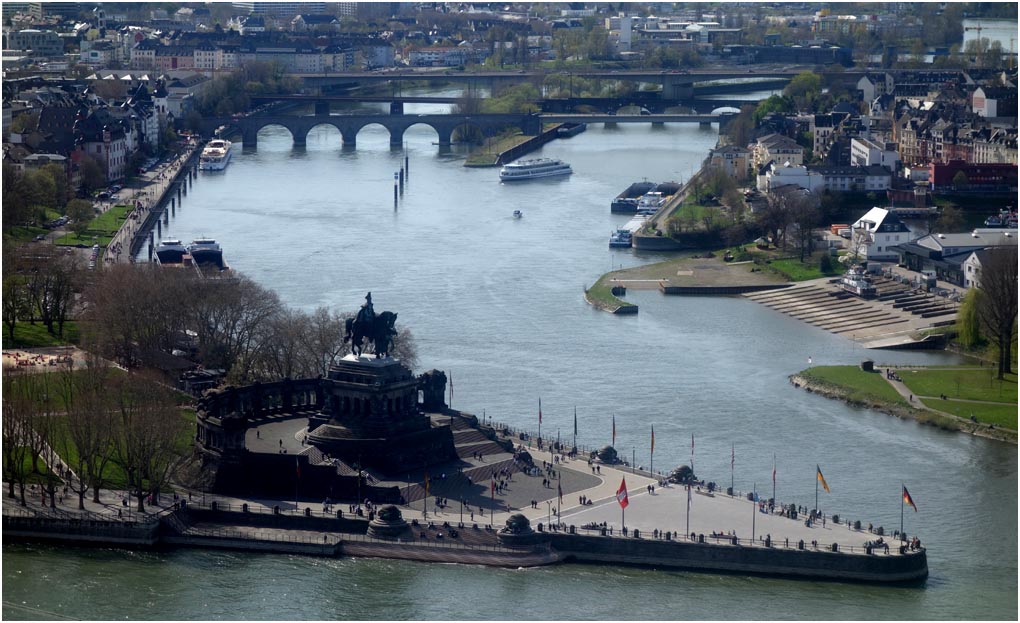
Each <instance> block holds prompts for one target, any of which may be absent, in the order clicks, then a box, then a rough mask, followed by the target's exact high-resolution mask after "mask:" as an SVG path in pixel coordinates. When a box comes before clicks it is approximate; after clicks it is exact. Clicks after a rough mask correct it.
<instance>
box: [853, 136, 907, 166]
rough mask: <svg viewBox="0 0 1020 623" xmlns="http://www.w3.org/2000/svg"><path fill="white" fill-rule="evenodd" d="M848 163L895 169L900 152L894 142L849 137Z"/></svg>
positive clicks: (898, 163)
mask: <svg viewBox="0 0 1020 623" xmlns="http://www.w3.org/2000/svg"><path fill="white" fill-rule="evenodd" d="M850 164H852V165H854V166H856V167H870V166H871V165H878V166H880V167H885V168H887V169H889V170H890V171H896V170H897V169H898V168H899V165H900V154H899V151H898V150H897V146H896V143H879V142H878V141H873V140H871V139H870V138H853V139H850Z"/></svg>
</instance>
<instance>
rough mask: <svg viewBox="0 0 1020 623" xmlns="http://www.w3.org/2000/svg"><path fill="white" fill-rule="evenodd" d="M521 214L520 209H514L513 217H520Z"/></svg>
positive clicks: (522, 214)
mask: <svg viewBox="0 0 1020 623" xmlns="http://www.w3.org/2000/svg"><path fill="white" fill-rule="evenodd" d="M522 216H524V212H521V211H520V210H514V218H521V217H522Z"/></svg>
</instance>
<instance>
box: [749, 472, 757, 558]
mask: <svg viewBox="0 0 1020 623" xmlns="http://www.w3.org/2000/svg"><path fill="white" fill-rule="evenodd" d="M751 502H752V504H751V547H754V530H755V521H756V519H757V517H758V483H754V485H753V487H752V493H751Z"/></svg>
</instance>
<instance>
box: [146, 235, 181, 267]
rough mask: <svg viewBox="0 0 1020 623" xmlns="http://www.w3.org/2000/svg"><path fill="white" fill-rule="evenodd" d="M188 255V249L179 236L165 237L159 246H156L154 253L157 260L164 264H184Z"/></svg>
mask: <svg viewBox="0 0 1020 623" xmlns="http://www.w3.org/2000/svg"><path fill="white" fill-rule="evenodd" d="M186 255H188V249H187V248H185V246H184V244H183V243H182V242H181V241H180V240H179V239H177V238H164V239H163V240H160V242H159V246H157V247H156V250H155V252H154V253H153V257H154V258H155V260H156V262H157V263H158V264H160V265H163V266H169V265H173V264H183V263H184V258H185V256H186Z"/></svg>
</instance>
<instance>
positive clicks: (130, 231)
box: [103, 143, 199, 264]
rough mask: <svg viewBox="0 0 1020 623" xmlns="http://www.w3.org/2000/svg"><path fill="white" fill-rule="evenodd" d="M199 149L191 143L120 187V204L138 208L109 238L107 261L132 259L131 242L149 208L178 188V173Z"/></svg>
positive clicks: (107, 262) (105, 257)
mask: <svg viewBox="0 0 1020 623" xmlns="http://www.w3.org/2000/svg"><path fill="white" fill-rule="evenodd" d="M197 149H199V146H198V145H197V144H195V143H189V144H188V146H187V147H186V148H185V149H184V150H183V151H182V152H181V153H180V154H178V155H177V156H176V157H175V158H174V159H173V160H171V161H170V162H167V163H166V164H163V165H160V166H158V167H156V168H154V169H152V170H150V171H148V172H146V173H143V174H142V175H140V176H138V178H136V180H135V182H134V183H133V184H132V185H130V186H128V187H125V188H124V189H123V190H121V192H120V194H121V199H120V201H118V203H121V204H127V205H134V206H137V207H136V209H135V211H134V212H133V213H132V214H131V215H130V216H129V217H128V218H127V219H125V221H124V223H123V224H122V225H121V227H120V229H118V230H117V233H116V234H114V236H113V238H112V239H111V240H110V244H109V246H108V247H107V251H106V255H105V256H104V263H106V264H117V263H126V262H129V261H130V259H131V241H132V240H133V239H134V237H135V236H136V235H137V234H138V233H139V232H140V231H141V228H142V226H143V225H144V223H145V220H146V218H147V216H148V212H149V210H151V209H153V208H154V207H155V206H157V205H159V203H160V202H161V201H162V200H163V197H164V196H165V195H166V194H167V192H169V191H171V190H174V189H175V188H176V185H175V179H176V177H177V175H178V173H180V172H181V171H182V170H183V169H184V167H185V166H186V165H187V162H188V160H189V159H190V158H191V157H192V155H193V154H194V153H195V151H196V150H197ZM111 207H113V204H112V203H107V204H104V208H105V209H104V210H103V211H104V212H105V211H106V210H109V209H110V208H111Z"/></svg>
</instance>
